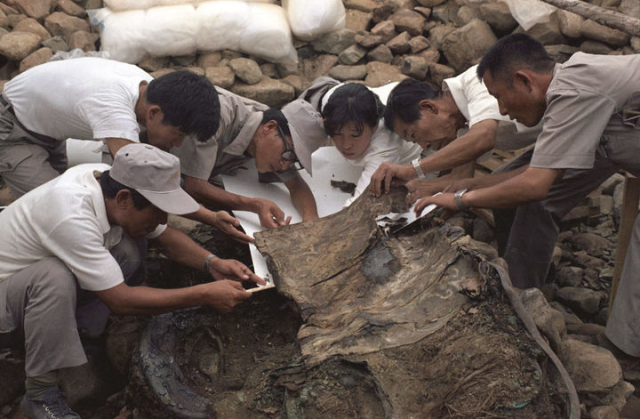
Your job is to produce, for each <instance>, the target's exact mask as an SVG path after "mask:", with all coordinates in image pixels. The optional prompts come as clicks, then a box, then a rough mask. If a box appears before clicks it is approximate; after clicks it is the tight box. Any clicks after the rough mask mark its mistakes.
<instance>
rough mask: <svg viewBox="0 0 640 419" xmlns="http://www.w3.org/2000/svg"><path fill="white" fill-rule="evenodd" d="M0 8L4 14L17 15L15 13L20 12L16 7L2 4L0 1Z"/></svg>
mask: <svg viewBox="0 0 640 419" xmlns="http://www.w3.org/2000/svg"><path fill="white" fill-rule="evenodd" d="M0 10H1V11H2V13H4V14H5V15H17V14H20V12H18V11H17V10H16V9H14V8H13V7H11V6H9V5H8V4H4V3H2V2H0Z"/></svg>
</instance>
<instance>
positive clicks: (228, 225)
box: [211, 211, 253, 244]
mask: <svg viewBox="0 0 640 419" xmlns="http://www.w3.org/2000/svg"><path fill="white" fill-rule="evenodd" d="M215 215H216V217H215V219H214V221H213V222H212V223H211V225H213V226H214V227H215V228H217V229H218V230H220V231H222V232H223V233H224V234H226V235H227V236H229V237H231V238H232V239H234V240H235V241H237V242H240V243H243V244H248V243H253V237H251V236H249V235H247V234H245V233H243V232H242V231H240V230H238V227H240V221H238V219H237V218H234V217H232V216H231V214H229V213H228V212H226V211H218V212H216V213H215Z"/></svg>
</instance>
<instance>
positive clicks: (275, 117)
mask: <svg viewBox="0 0 640 419" xmlns="http://www.w3.org/2000/svg"><path fill="white" fill-rule="evenodd" d="M269 121H276V123H277V124H278V126H279V127H280V128H281V129H282V132H284V135H289V136H291V131H290V130H289V121H287V117H286V116H284V114H283V113H282V111H281V110H279V109H275V108H269V109H267V110H266V111H264V112H263V115H262V122H260V125H264V124H266V123H267V122H269ZM285 139H286V138H285Z"/></svg>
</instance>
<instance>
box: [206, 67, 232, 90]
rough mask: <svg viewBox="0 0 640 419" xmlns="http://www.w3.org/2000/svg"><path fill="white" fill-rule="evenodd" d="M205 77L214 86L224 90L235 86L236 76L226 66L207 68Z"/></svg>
mask: <svg viewBox="0 0 640 419" xmlns="http://www.w3.org/2000/svg"><path fill="white" fill-rule="evenodd" d="M204 75H205V77H206V78H207V80H209V81H210V82H211V84H213V85H214V86H220V87H222V88H223V89H229V88H231V86H233V82H235V80H236V76H235V74H234V73H233V70H231V69H230V68H229V67H228V66H226V65H221V66H216V67H207V68H205V69H204Z"/></svg>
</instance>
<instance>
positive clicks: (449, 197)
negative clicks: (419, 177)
mask: <svg viewBox="0 0 640 419" xmlns="http://www.w3.org/2000/svg"><path fill="white" fill-rule="evenodd" d="M431 204H436V205H437V206H439V207H443V208H447V209H448V210H451V211H455V212H457V211H459V208H458V203H457V202H456V200H455V197H454V194H452V193H439V194H436V195H434V196H425V197H424V198H421V199H420V200H419V201H418V202H417V203H416V206H415V208H414V211H415V212H416V216H418V217H419V216H420V214H421V213H422V210H424V209H425V208H426V207H427V205H431Z"/></svg>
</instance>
